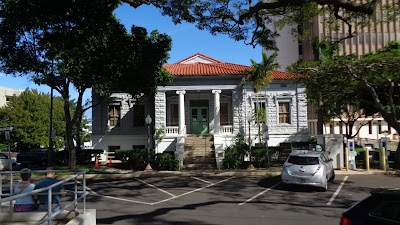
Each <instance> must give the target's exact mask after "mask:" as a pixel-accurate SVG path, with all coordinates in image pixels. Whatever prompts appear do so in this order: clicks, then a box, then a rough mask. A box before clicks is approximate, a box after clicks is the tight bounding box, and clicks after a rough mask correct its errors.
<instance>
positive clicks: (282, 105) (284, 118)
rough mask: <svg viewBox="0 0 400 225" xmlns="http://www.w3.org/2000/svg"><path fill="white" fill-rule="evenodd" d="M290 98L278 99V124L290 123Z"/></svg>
mask: <svg viewBox="0 0 400 225" xmlns="http://www.w3.org/2000/svg"><path fill="white" fill-rule="evenodd" d="M290 103H291V102H290V100H286V99H279V100H278V118H279V124H291V123H292V120H291V110H292V109H291V104H290Z"/></svg>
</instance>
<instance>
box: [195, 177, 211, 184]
mask: <svg viewBox="0 0 400 225" xmlns="http://www.w3.org/2000/svg"><path fill="white" fill-rule="evenodd" d="M192 178H193V179H196V180H199V181H202V182H204V183H207V184H212V182H210V181H208V180H203V179H201V178H198V177H192Z"/></svg>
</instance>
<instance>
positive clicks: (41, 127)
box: [0, 89, 65, 151]
mask: <svg viewBox="0 0 400 225" xmlns="http://www.w3.org/2000/svg"><path fill="white" fill-rule="evenodd" d="M49 106H50V96H49V95H48V94H44V93H39V92H38V91H37V90H28V89H27V90H25V91H24V92H22V93H21V95H19V96H15V97H14V98H11V101H10V102H8V103H7V104H6V105H5V106H3V107H1V108H0V121H1V122H0V126H13V127H15V130H13V131H12V132H11V143H12V145H11V148H12V149H14V148H15V149H14V150H16V151H29V150H31V149H33V148H34V147H40V146H48V144H49V124H50V115H49V114H50V112H49ZM53 129H54V130H55V131H56V132H55V136H54V138H53V143H54V147H55V148H60V147H62V146H63V145H64V137H65V116H64V109H63V101H62V99H60V98H54V100H53ZM1 134H3V133H1ZM3 139H4V137H3V135H1V136H0V142H3V143H5V142H4V140H3Z"/></svg>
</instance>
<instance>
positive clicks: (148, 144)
mask: <svg viewBox="0 0 400 225" xmlns="http://www.w3.org/2000/svg"><path fill="white" fill-rule="evenodd" d="M152 121H153V119H152V118H151V116H150V114H147V117H146V119H145V122H146V125H147V166H146V169H145V171H148V172H150V171H153V168H151V165H150V125H151V122H152Z"/></svg>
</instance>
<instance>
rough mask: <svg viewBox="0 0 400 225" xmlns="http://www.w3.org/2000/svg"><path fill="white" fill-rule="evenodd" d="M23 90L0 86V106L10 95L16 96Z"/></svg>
mask: <svg viewBox="0 0 400 225" xmlns="http://www.w3.org/2000/svg"><path fill="white" fill-rule="evenodd" d="M22 92H23V90H18V89H13V88H8V87H2V86H0V107H2V106H4V105H5V104H6V103H7V102H9V101H10V100H11V98H12V97H14V96H18V95H20V94H21V93H22Z"/></svg>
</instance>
